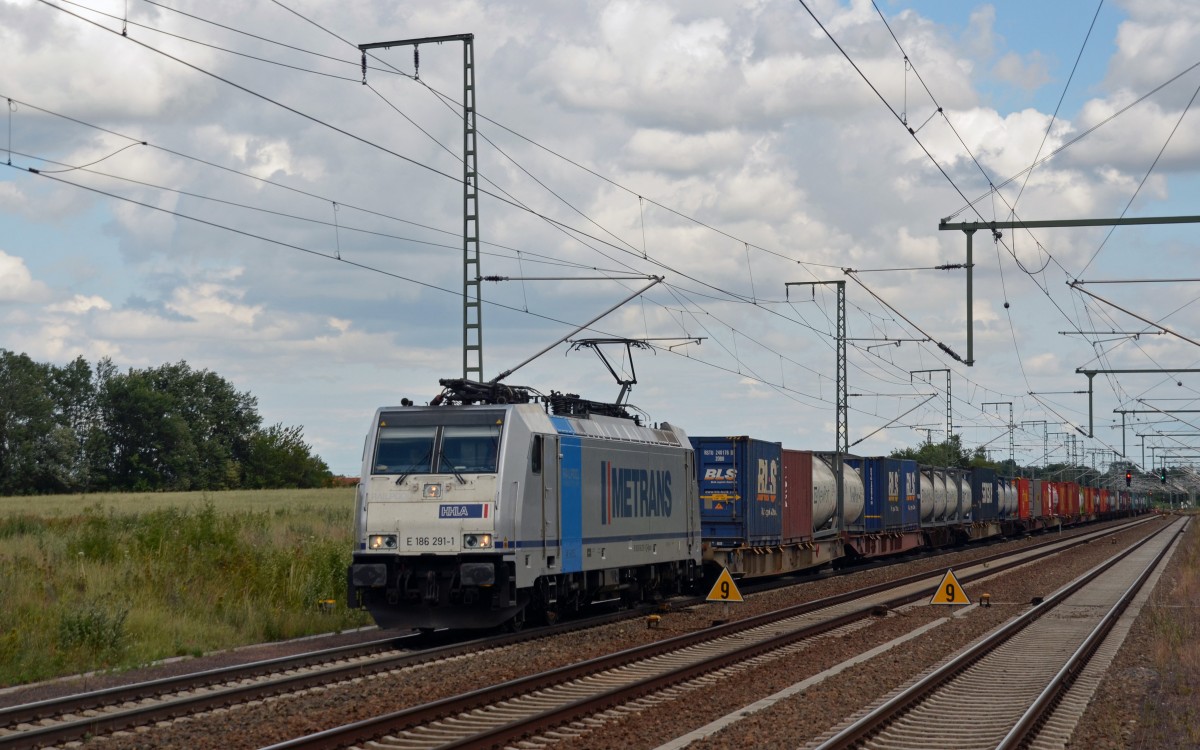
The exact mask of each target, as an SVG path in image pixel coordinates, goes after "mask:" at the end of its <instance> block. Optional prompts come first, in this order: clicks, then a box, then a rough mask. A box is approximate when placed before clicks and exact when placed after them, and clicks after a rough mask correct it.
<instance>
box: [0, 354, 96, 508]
mask: <svg viewBox="0 0 1200 750" xmlns="http://www.w3.org/2000/svg"><path fill="white" fill-rule="evenodd" d="M53 375H54V371H53V368H51V367H50V366H48V365H43V364H39V363H37V362H34V361H33V360H32V359H30V358H29V357H28V356H26V355H24V354H13V353H12V352H9V351H7V350H4V349H0V494H7V495H15V494H26V493H33V492H66V491H68V490H70V489H73V479H72V478H73V476H74V474H75V470H76V462H77V460H78V453H79V451H78V445H77V441H76V440H75V435H74V432H73V431H72V430H71V428H70V427H69V426H68V425H67V424H66V423H65V420H64V419H63V417H62V412H61V410H60V409H59V408H58V407H57V405H56V402H55V397H54V392H53V390H52V385H53Z"/></svg>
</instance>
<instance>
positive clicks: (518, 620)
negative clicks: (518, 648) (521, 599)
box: [504, 607, 525, 633]
mask: <svg viewBox="0 0 1200 750" xmlns="http://www.w3.org/2000/svg"><path fill="white" fill-rule="evenodd" d="M504 626H505V628H506V629H507V630H508V631H509V632H510V633H517V632H520V631H521V630H522V629H523V628H524V627H525V608H524V607H522V608H521V609H519V610H517V613H516V614H515V615H513V616H512V619H511V620H509V621H508V622H506V623H504Z"/></svg>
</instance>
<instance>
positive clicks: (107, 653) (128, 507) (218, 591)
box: [0, 488, 369, 686]
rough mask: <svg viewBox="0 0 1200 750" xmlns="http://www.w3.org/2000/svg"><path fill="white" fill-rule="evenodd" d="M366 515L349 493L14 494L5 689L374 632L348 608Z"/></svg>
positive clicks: (2, 529) (1, 584) (5, 570)
mask: <svg viewBox="0 0 1200 750" xmlns="http://www.w3.org/2000/svg"><path fill="white" fill-rule="evenodd" d="M353 506H354V490H353V489H345V488H339V489H327V490H264V491H238V492H208V493H159V494H106V495H86V496H81V495H75V496H55V497H4V498H0V595H2V596H3V597H4V605H3V606H2V607H0V686H5V685H13V684H20V683H26V682H34V681H37V680H42V679H46V678H49V677H54V676H58V675H62V674H73V673H77V672H84V671H89V670H94V669H120V668H124V667H131V666H136V665H140V664H145V663H147V662H151V661H154V660H157V659H162V658H166V657H171V656H182V655H199V654H202V653H205V652H208V651H213V650H218V649H223V648H229V647H232V646H237V645H242V644H247V643H259V642H263V641H270V640H278V639H285V638H294V637H298V636H303V635H309V634H313V633H320V632H329V631H333V630H343V629H347V628H353V627H359V626H362V625H366V624H369V620H368V618H367V617H366V616H365V615H364V614H362V613H360V612H357V611H354V612H351V611H349V610H347V609H346V606H345V596H346V594H345V574H346V566H347V565H348V564H349V562H350V550H351V533H352V532H351V521H352V515H353ZM330 600H332V603H331V602H330Z"/></svg>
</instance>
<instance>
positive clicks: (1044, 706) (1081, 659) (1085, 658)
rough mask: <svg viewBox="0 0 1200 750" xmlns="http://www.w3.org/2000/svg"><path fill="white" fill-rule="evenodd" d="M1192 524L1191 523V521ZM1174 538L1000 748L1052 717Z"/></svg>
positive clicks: (1012, 748) (1013, 747)
mask: <svg viewBox="0 0 1200 750" xmlns="http://www.w3.org/2000/svg"><path fill="white" fill-rule="evenodd" d="M1188 523H1190V522H1188ZM1187 526H1188V524H1187V523H1185V524H1184V525H1183V526H1182V527H1181V528H1180V529H1179V531H1177V532H1176V533H1175V538H1176V539H1178V538H1179V537H1180V536H1182V535H1183V533H1184V531H1186V530H1187ZM1173 544H1174V540H1172V542H1171V543H1168V544H1166V545H1164V546H1163V549H1162V551H1161V552H1159V553H1158V555H1157V556H1156V557H1155V558H1154V561H1153V562H1151V563H1150V564H1149V565H1147V566H1146V569H1145V570H1143V571H1142V573H1141V575H1139V576H1138V578H1137V580H1136V581H1134V582H1133V583H1131V584H1130V585H1129V586H1128V588H1126V589H1125V592H1124V593H1123V594H1121V597H1120V599H1118V600H1117V603H1116V604H1114V605H1113V606H1112V608H1111V609H1109V611H1108V612H1107V613H1106V614H1105V615H1104V617H1103V618H1102V619H1101V620H1100V622H1099V623H1098V624H1097V625H1096V627H1095V628H1093V629H1092V632H1091V633H1089V634H1088V637H1087V638H1086V639H1084V641H1083V643H1081V644H1080V645H1079V648H1077V649H1075V652H1074V653H1073V654H1071V658H1070V659H1068V660H1067V662H1066V664H1064V665H1063V667H1062V669H1060V670H1059V671H1058V673H1057V674H1055V675H1054V677H1053V678H1052V679H1051V680H1050V682H1049V683H1048V684H1047V685H1046V688H1045V689H1044V690H1042V692H1041V693H1040V694H1039V695H1038V697H1037V699H1036V700H1034V702H1033V703H1032V704H1031V705H1030V706H1029V708H1028V709H1027V710H1026V711H1025V713H1023V714H1022V715H1021V718H1020V719H1018V720H1017V722H1016V724H1014V725H1013V728H1012V729H1011V730H1010V731H1009V733H1008V734H1007V735H1005V737H1004V739H1003V740H1001V741H1000V744H999V745H997V746H996V750H1017V748H1019V747H1021V745H1022V744H1023V743H1024V742H1025V740H1027V739H1028V738H1029V737H1031V736H1032V735H1033V733H1034V732H1035V730H1036V729H1037V727H1039V726H1041V724H1042V722H1043V721H1044V720H1045V719H1046V718H1048V717H1049V715H1050V713H1051V711H1053V709H1054V707H1055V706H1056V705H1058V702H1059V699H1061V698H1062V696H1063V695H1064V694H1065V693H1066V691H1067V690H1069V689H1070V687H1071V684H1072V683H1073V682H1074V681H1075V677H1076V676H1077V675H1078V674H1079V673H1080V672H1081V671H1082V670H1083V668H1084V667H1085V666H1087V664H1088V662H1089V661H1090V660H1091V658H1092V656H1093V655H1094V654H1095V653H1096V650H1097V649H1098V648H1100V644H1102V643H1103V642H1104V639H1105V638H1107V637H1108V634H1109V633H1110V632H1112V629H1113V628H1114V627H1116V624H1117V621H1118V620H1119V619H1120V617H1121V615H1123V614H1125V610H1127V609H1128V608H1129V605H1130V603H1132V602H1133V598H1134V597H1135V596H1136V595H1137V593H1138V592H1139V591H1141V589H1142V587H1143V586H1145V585H1146V581H1147V580H1149V578H1150V576H1151V575H1153V574H1154V571H1155V570H1156V569H1157V568H1158V566H1159V565H1160V564H1161V563H1162V560H1163V558H1165V557H1166V556H1167V554H1168V553H1169V552H1170V551H1171V548H1172V547H1173Z"/></svg>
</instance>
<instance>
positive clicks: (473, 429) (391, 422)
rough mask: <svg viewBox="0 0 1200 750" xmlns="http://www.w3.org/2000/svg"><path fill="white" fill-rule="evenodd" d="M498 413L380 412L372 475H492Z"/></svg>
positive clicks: (497, 441) (500, 420)
mask: <svg viewBox="0 0 1200 750" xmlns="http://www.w3.org/2000/svg"><path fill="white" fill-rule="evenodd" d="M503 426H504V413H503V412H483V411H443V410H441V409H438V410H436V411H433V412H429V411H427V412H412V413H404V412H399V413H392V414H388V413H385V414H383V415H382V417H381V419H380V425H379V436H378V441H377V442H376V444H375V459H374V461H373V462H372V470H371V473H373V474H494V473H495V472H496V460H497V457H498V456H499V453H500V431H501V428H502V427H503Z"/></svg>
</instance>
